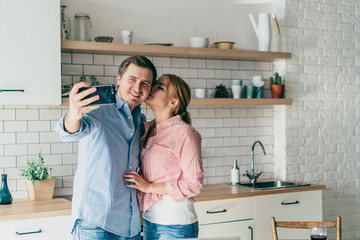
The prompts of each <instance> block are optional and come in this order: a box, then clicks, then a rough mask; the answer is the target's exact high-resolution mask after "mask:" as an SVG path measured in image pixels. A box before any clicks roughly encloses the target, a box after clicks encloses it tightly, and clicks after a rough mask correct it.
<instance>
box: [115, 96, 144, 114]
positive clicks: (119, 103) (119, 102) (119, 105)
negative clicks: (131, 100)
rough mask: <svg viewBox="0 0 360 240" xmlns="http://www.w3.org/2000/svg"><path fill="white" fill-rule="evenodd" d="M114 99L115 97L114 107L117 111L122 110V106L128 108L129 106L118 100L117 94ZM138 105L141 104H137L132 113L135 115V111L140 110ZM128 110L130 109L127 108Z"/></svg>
mask: <svg viewBox="0 0 360 240" xmlns="http://www.w3.org/2000/svg"><path fill="white" fill-rule="evenodd" d="M115 97H116V103H115V107H116V108H117V109H122V108H123V107H124V106H127V107H129V104H128V103H126V102H125V101H124V100H122V99H121V98H119V96H118V95H117V94H116V95H115ZM140 105H141V104H139V105H138V106H136V107H135V108H134V110H133V113H135V112H136V111H137V109H138V108H140ZM129 109H130V107H129Z"/></svg>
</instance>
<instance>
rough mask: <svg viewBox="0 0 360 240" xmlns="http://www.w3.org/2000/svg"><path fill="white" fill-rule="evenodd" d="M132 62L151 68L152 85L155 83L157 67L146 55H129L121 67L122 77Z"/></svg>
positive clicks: (119, 72)
mask: <svg viewBox="0 0 360 240" xmlns="http://www.w3.org/2000/svg"><path fill="white" fill-rule="evenodd" d="M130 64H134V65H136V66H139V67H143V68H148V69H150V70H151V72H152V73H153V79H152V84H151V85H152V86H154V85H155V83H156V78H157V72H156V68H155V66H154V64H153V63H152V62H151V61H150V60H149V59H148V58H147V57H145V56H131V57H128V58H127V59H125V60H124V61H123V62H122V63H121V65H120V67H119V71H118V74H119V75H120V77H122V76H123V75H124V73H125V72H126V69H127V68H128V67H129V65H130Z"/></svg>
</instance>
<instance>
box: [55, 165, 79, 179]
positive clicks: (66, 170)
mask: <svg viewBox="0 0 360 240" xmlns="http://www.w3.org/2000/svg"><path fill="white" fill-rule="evenodd" d="M72 175H74V171H73V168H72V166H71V165H62V166H53V167H52V176H54V177H62V176H72Z"/></svg>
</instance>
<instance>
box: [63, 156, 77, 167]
mask: <svg viewBox="0 0 360 240" xmlns="http://www.w3.org/2000/svg"><path fill="white" fill-rule="evenodd" d="M77 159H78V155H77V154H72V153H67V154H63V163H64V165H68V164H77Z"/></svg>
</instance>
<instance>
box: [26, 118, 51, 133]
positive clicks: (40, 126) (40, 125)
mask: <svg viewBox="0 0 360 240" xmlns="http://www.w3.org/2000/svg"><path fill="white" fill-rule="evenodd" d="M28 131H29V132H49V131H50V122H49V121H28Z"/></svg>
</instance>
